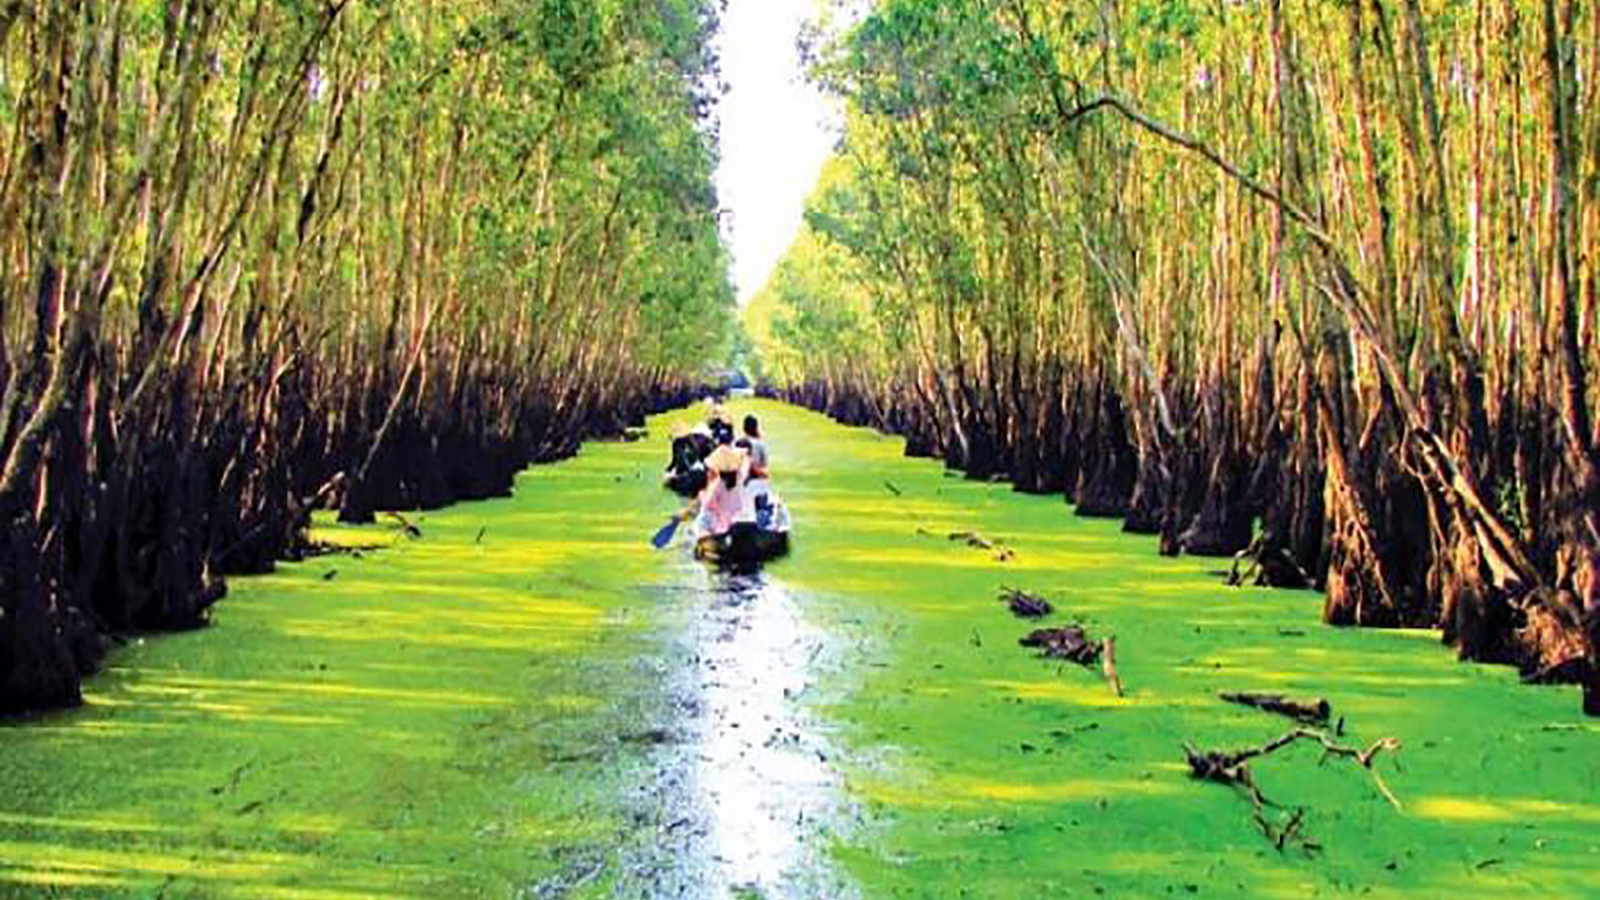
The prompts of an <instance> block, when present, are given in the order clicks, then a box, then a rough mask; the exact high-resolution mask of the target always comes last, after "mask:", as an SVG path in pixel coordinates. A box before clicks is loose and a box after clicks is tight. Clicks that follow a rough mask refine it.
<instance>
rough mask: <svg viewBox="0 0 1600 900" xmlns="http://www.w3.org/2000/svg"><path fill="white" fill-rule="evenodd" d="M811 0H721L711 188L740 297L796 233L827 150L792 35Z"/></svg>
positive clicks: (828, 133) (830, 137)
mask: <svg viewBox="0 0 1600 900" xmlns="http://www.w3.org/2000/svg"><path fill="white" fill-rule="evenodd" d="M815 4H816V0H729V2H728V10H727V12H726V13H724V14H723V17H722V77H723V80H724V81H726V82H727V83H728V85H729V90H728V94H727V95H726V96H724V97H723V98H722V104H721V106H720V107H719V110H718V113H719V115H720V116H721V119H722V166H721V168H720V169H718V171H717V188H718V192H719V193H720V195H721V199H722V205H723V207H724V208H726V209H728V210H730V211H731V213H732V215H731V216H730V221H729V222H728V225H729V227H730V231H731V235H732V247H733V279H734V285H735V287H736V288H737V290H738V292H739V302H740V303H743V302H744V301H746V300H748V299H750V296H751V295H752V294H754V293H755V292H756V291H758V290H760V289H761V286H762V285H763V284H765V283H766V280H767V275H768V273H770V272H771V271H772V267H773V266H774V265H776V264H777V262H778V259H779V258H780V257H782V256H783V252H784V251H785V250H787V249H788V248H789V244H790V242H792V241H793V240H794V236H795V234H796V233H797V232H798V230H799V227H800V222H801V216H802V214H803V213H804V211H805V199H806V195H808V194H810V193H811V188H812V187H813V186H814V185H815V184H816V181H817V174H818V173H819V172H820V171H821V169H822V163H823V161H824V160H826V159H827V157H828V154H829V153H831V152H832V150H833V144H834V140H835V138H834V134H833V127H832V125H831V124H830V122H831V120H832V118H833V117H832V116H831V115H830V113H829V107H828V105H827V104H826V102H825V101H824V100H823V99H822V97H821V96H820V95H819V94H818V93H817V92H816V91H815V90H814V89H812V88H811V86H809V85H808V84H806V82H805V78H804V75H803V73H802V72H801V71H800V59H799V53H798V51H796V49H795V38H796V36H797V35H798V34H799V31H800V23H801V22H803V21H804V20H805V19H806V18H807V17H808V16H810V15H811V14H812V12H813V10H814V9H815Z"/></svg>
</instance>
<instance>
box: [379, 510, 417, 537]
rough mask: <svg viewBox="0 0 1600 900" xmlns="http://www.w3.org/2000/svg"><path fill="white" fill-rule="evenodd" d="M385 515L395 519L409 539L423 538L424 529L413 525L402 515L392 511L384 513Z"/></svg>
mask: <svg viewBox="0 0 1600 900" xmlns="http://www.w3.org/2000/svg"><path fill="white" fill-rule="evenodd" d="M384 515H386V516H388V517H389V518H391V519H394V520H395V522H397V523H398V524H399V525H400V528H401V529H402V530H404V531H405V533H406V535H407V536H408V537H413V538H419V537H422V529H421V528H418V527H417V526H415V525H413V524H412V523H411V520H410V519H407V518H406V517H405V516H402V515H400V514H399V513H397V512H395V511H393V510H390V511H388V512H386V513H384Z"/></svg>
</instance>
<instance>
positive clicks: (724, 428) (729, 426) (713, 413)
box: [706, 400, 733, 446]
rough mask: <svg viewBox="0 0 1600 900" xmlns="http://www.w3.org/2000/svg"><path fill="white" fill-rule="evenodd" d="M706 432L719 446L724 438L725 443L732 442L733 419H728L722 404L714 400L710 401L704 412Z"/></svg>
mask: <svg viewBox="0 0 1600 900" xmlns="http://www.w3.org/2000/svg"><path fill="white" fill-rule="evenodd" d="M706 431H709V432H710V433H711V439H712V440H713V441H715V442H716V443H717V444H718V445H719V446H720V445H721V444H722V443H723V438H724V436H726V438H727V442H728V443H732V442H733V419H731V418H729V416H728V413H727V411H726V410H724V409H723V408H722V404H721V403H718V402H717V401H715V400H712V401H710V403H709V405H708V408H707V412H706Z"/></svg>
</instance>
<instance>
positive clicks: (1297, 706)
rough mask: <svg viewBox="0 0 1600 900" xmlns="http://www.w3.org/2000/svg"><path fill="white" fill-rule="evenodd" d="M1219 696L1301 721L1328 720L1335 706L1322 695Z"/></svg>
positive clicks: (1238, 694) (1242, 693)
mask: <svg viewBox="0 0 1600 900" xmlns="http://www.w3.org/2000/svg"><path fill="white" fill-rule="evenodd" d="M1217 696H1218V697H1219V698H1221V699H1223V700H1226V701H1227V702H1229V703H1237V704H1239V705H1241V706H1251V707H1254V708H1256V709H1259V710H1262V711H1264V712H1270V713H1277V714H1278V715H1281V716H1288V717H1289V718H1291V719H1295V720H1298V721H1301V722H1326V721H1328V716H1330V715H1332V714H1333V707H1332V706H1331V705H1330V704H1329V703H1328V701H1327V700H1324V699H1323V698H1321V697H1310V698H1307V699H1305V700H1294V699H1291V698H1289V697H1285V696H1283V695H1282V694H1256V693H1252V692H1249V691H1240V692H1238V693H1226V692H1224V693H1220V694H1218V695H1217Z"/></svg>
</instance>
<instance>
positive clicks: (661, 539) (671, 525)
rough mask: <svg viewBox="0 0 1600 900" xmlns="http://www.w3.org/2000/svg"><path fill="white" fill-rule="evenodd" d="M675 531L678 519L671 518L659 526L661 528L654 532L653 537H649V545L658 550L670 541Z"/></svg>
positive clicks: (676, 530)
mask: <svg viewBox="0 0 1600 900" xmlns="http://www.w3.org/2000/svg"><path fill="white" fill-rule="evenodd" d="M677 532H678V520H677V519H673V520H672V521H671V522H668V523H667V524H665V525H663V526H661V530H660V531H658V532H656V534H655V537H652V538H651V539H650V546H652V547H654V548H656V549H657V550H660V549H661V548H662V547H665V546H666V545H668V544H670V543H672V536H673V535H674V534H676V533H677Z"/></svg>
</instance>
